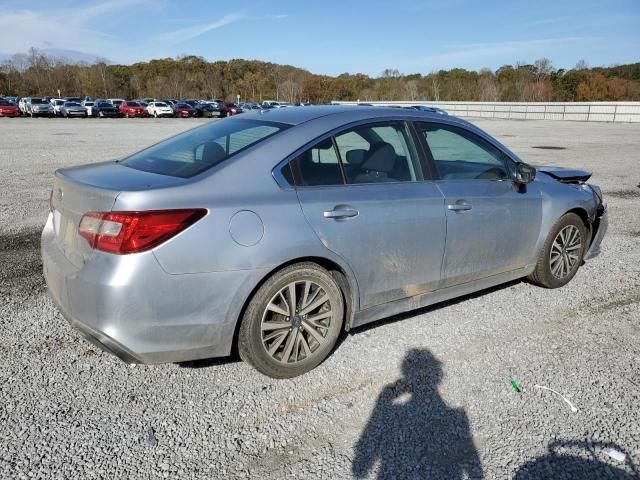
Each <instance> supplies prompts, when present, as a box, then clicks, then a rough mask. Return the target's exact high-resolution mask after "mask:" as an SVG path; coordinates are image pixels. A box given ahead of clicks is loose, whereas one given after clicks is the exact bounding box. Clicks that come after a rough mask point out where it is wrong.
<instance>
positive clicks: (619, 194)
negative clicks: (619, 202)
mask: <svg viewBox="0 0 640 480" xmlns="http://www.w3.org/2000/svg"><path fill="white" fill-rule="evenodd" d="M604 196H605V198H606V197H614V198H624V199H631V198H640V192H638V191H636V190H612V191H609V192H604Z"/></svg>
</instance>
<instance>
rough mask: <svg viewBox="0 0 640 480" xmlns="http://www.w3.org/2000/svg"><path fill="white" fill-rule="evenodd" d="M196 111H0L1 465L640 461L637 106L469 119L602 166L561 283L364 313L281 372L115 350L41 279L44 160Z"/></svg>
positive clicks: (577, 468)
mask: <svg viewBox="0 0 640 480" xmlns="http://www.w3.org/2000/svg"><path fill="white" fill-rule="evenodd" d="M198 123H201V121H199V120H184V119H175V120H173V119H166V120H152V119H148V120H126V119H122V120H58V119H55V120H48V119H34V120H31V119H0V133H1V135H0V176H1V178H2V180H1V181H2V188H1V190H0V191H1V194H0V265H1V267H0V300H1V303H0V352H1V356H2V359H3V361H2V362H1V363H0V478H47V479H50V478H61V479H62V478H64V479H68V478H83V479H85V478H109V479H111V478H158V477H171V478H207V479H212V478H264V479H281V478H286V477H291V478H331V479H333V478H351V477H358V478H406V477H410V478H451V479H455V478H464V476H465V475H468V476H469V477H471V478H477V477H479V476H482V475H484V477H485V478H512V477H514V476H515V477H517V478H608V477H617V478H636V477H635V476H636V475H638V473H639V472H640V422H639V421H638V412H640V388H639V387H640V378H639V377H640V376H639V375H638V374H639V373H640V308H638V306H639V304H640V248H639V242H640V188H638V182H639V181H640V174H639V173H638V171H639V169H640V153H639V152H640V125H626V124H616V125H613V124H596V123H570V122H551V121H499V120H477V121H476V123H477V124H478V125H480V126H481V127H482V128H485V129H486V130H488V131H489V132H490V133H492V134H494V135H495V136H497V137H498V138H499V139H501V140H502V141H503V143H505V144H506V145H508V146H509V147H511V148H512V149H513V150H514V151H515V152H516V153H518V154H519V155H521V156H522V157H523V158H524V159H528V160H529V161H530V162H532V163H534V164H557V165H560V166H575V167H583V168H587V169H589V170H592V171H593V172H594V176H593V179H592V181H593V182H594V183H597V184H599V185H601V186H602V188H603V190H604V192H605V197H606V200H607V201H608V204H609V214H610V229H609V233H608V235H607V237H606V238H605V242H604V244H603V253H602V255H600V256H599V257H597V258H596V259H594V260H592V261H591V262H589V263H587V264H586V265H585V266H584V267H583V268H582V269H581V270H580V272H579V273H578V275H577V276H576V278H575V279H574V280H573V281H572V282H571V283H570V284H569V285H568V286H566V287H565V288H562V289H559V290H543V289H540V288H537V287H534V286H531V285H529V284H527V283H524V282H514V283H511V284H509V285H506V286H503V287H500V288H495V289H492V290H489V291H485V292H482V293H480V294H476V295H472V296H468V297H464V298H462V299H460V300H457V301H454V302H449V303H448V304H446V305H438V306H435V307H431V308H427V309H423V310H419V311H417V312H412V313H411V314H407V315H403V316H402V317H395V318H393V319H389V320H387V321H384V322H382V323H378V324H374V325H373V326H370V327H367V328H361V329H358V330H357V331H355V332H353V333H352V334H349V335H344V336H343V339H342V341H341V343H340V345H339V346H338V348H337V349H336V351H335V352H334V353H333V355H331V356H330V358H329V359H328V360H327V361H326V362H325V363H324V364H322V365H321V366H320V367H319V368H317V369H316V370H314V371H312V372H311V373H309V374H307V375H305V376H303V377H300V378H296V379H293V380H280V381H277V380H271V379H269V378H266V377H264V376H262V375H260V374H258V373H257V372H255V371H254V370H253V369H251V368H250V367H249V366H247V365H245V364H244V363H242V362H240V361H238V360H235V359H218V360H211V361H202V362H194V363H190V364H186V365H173V364H171V365H160V366H140V365H138V366H129V365H126V364H124V363H122V362H120V361H119V360H117V359H116V358H114V357H112V356H111V355H109V354H106V353H102V352H100V351H97V350H96V349H95V347H93V346H91V345H90V344H89V343H87V342H86V341H85V340H83V339H81V337H80V335H79V334H78V333H76V332H75V331H74V330H72V329H71V328H70V327H69V325H68V324H67V323H66V321H65V320H64V319H63V318H62V317H61V316H60V314H58V313H57V311H56V309H55V307H54V306H53V304H52V302H51V300H50V299H49V297H48V295H47V292H46V289H45V286H44V281H43V278H42V274H41V262H40V257H39V250H38V249H39V235H40V229H41V228H42V225H43V223H44V221H45V218H46V212H47V197H48V193H49V189H50V184H51V182H52V174H53V171H54V170H55V169H56V168H59V167H63V166H68V165H75V164H80V163H87V162H96V161H101V160H106V159H110V158H117V157H120V156H122V155H124V154H126V153H129V152H133V151H135V150H137V149H138V148H140V147H142V146H145V145H147V144H149V143H151V142H154V141H157V140H160V139H162V138H164V137H166V136H169V135H171V134H174V133H177V132H179V131H181V130H184V129H186V128H189V127H191V126H194V125H196V124H198ZM540 146H542V147H561V148H563V149H540V148H534V147H540ZM512 379H514V380H517V381H518V382H519V384H520V386H521V387H522V389H523V391H522V393H516V392H515V391H514V390H513V389H512V386H511V384H510V381H511V380H512ZM535 385H541V386H546V387H549V388H553V389H555V390H557V391H559V392H561V393H562V394H563V395H565V396H566V397H567V398H568V399H569V400H570V401H571V402H572V403H573V404H574V405H575V406H576V407H577V412H572V411H571V408H570V406H569V405H568V404H567V403H565V402H563V400H562V398H560V397H559V396H557V395H555V394H554V393H552V392H549V391H546V390H541V389H537V388H535V387H534V386H535ZM604 446H615V447H616V448H618V449H619V450H621V451H624V452H626V453H627V461H626V462H619V461H616V460H614V459H612V458H610V457H608V456H607V455H605V454H604V453H603V452H602V447H604ZM634 465H635V466H634ZM634 472H635V473H634Z"/></svg>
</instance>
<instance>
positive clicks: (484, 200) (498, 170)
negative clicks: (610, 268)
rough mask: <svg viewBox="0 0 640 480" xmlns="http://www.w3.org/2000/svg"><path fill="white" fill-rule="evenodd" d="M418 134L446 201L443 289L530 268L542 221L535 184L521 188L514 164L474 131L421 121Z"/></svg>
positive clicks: (540, 204)
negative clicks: (529, 262) (515, 176)
mask: <svg viewBox="0 0 640 480" xmlns="http://www.w3.org/2000/svg"><path fill="white" fill-rule="evenodd" d="M417 130H418V133H419V136H420V138H421V140H423V141H424V142H423V145H424V146H425V150H426V152H427V155H428V156H429V157H430V161H432V162H433V165H434V167H435V168H434V169H435V171H436V172H437V174H438V176H439V180H438V181H437V182H436V183H437V185H438V187H439V188H440V189H441V190H442V193H443V194H444V197H445V207H446V217H447V241H446V249H445V256H444V264H443V272H442V281H443V284H442V286H443V287H446V286H451V285H456V284H461V283H465V282H469V281H473V280H476V279H479V278H483V277H488V276H491V275H496V274H499V273H503V272H507V271H511V270H516V269H518V268H522V267H524V266H525V265H526V264H527V262H528V261H529V260H530V259H531V257H532V254H531V252H532V251H533V249H534V248H535V244H536V241H537V239H538V236H539V233H540V224H541V221H542V198H541V195H540V191H539V189H538V187H537V186H536V185H535V183H531V184H528V185H525V186H521V187H519V186H517V185H515V184H514V182H513V181H512V175H511V173H510V172H511V169H512V160H510V159H509V157H508V156H507V155H506V154H505V153H504V152H502V151H501V150H500V149H499V148H498V147H497V146H495V145H493V144H491V143H490V142H489V141H487V140H485V139H483V138H481V137H480V136H479V135H476V134H475V133H474V132H471V131H470V130H467V129H464V128H461V127H456V126H451V125H447V124H440V123H419V124H417Z"/></svg>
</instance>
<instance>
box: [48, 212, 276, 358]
mask: <svg viewBox="0 0 640 480" xmlns="http://www.w3.org/2000/svg"><path fill="white" fill-rule="evenodd" d="M41 250H42V260H43V270H44V276H45V279H46V283H47V287H48V289H49V292H50V294H51V297H52V298H53V300H54V301H55V303H56V305H57V306H58V308H59V310H60V312H61V313H62V314H63V316H64V317H65V318H66V319H67V321H68V322H69V323H70V324H71V325H72V326H73V327H75V328H76V329H77V330H78V331H80V332H81V333H82V335H83V336H85V337H86V338H87V339H89V340H90V341H91V342H92V343H94V344H95V345H97V346H98V347H100V348H102V349H104V350H105V351H108V352H110V353H112V354H114V355H116V356H117V357H119V358H120V359H122V360H124V361H125V362H127V363H148V364H153V363H165V362H181V361H187V360H196V359H200V358H211V357H219V356H226V355H229V354H230V352H231V348H232V343H233V337H234V332H235V327H236V323H237V319H238V317H239V315H240V313H241V311H242V307H243V305H244V300H245V299H246V298H247V296H248V295H249V294H250V292H251V290H252V289H253V288H254V287H255V285H256V284H257V282H258V281H259V280H260V278H261V277H262V275H263V274H264V272H262V271H259V270H243V271H227V272H212V273H197V274H185V275H172V274H168V273H166V272H165V271H164V270H163V269H162V268H161V266H160V264H159V263H158V261H157V259H156V258H155V255H154V254H153V252H146V253H142V254H136V255H111V254H105V253H101V252H95V254H93V255H94V256H93V257H91V258H89V259H88V260H87V261H86V262H85V263H84V265H83V266H82V267H80V268H78V267H76V266H75V265H73V264H72V263H71V262H69V260H67V258H66V257H65V255H64V253H63V252H62V250H61V249H60V247H59V246H58V243H57V241H56V239H55V235H54V233H53V224H52V221H51V219H50V220H49V221H48V222H47V225H46V226H45V229H44V231H43V233H42V241H41Z"/></svg>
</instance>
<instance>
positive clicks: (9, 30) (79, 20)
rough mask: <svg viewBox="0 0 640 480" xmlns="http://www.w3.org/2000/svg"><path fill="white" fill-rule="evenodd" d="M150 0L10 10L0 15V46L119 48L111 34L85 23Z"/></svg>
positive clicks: (19, 48)
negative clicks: (67, 7)
mask: <svg viewBox="0 0 640 480" xmlns="http://www.w3.org/2000/svg"><path fill="white" fill-rule="evenodd" d="M149 1H151V0H107V1H103V2H99V3H91V4H89V5H85V6H80V7H78V8H73V9H64V8H63V9H60V8H52V9H43V10H37V11H36V10H28V9H24V10H13V11H11V10H9V11H4V12H3V13H2V15H0V45H1V48H2V51H3V52H5V53H17V52H25V51H27V50H28V49H29V48H30V47H32V46H33V47H37V48H43V47H55V48H59V49H68V50H78V49H82V50H84V51H88V52H97V53H101V54H106V55H108V54H109V53H110V52H114V51H117V50H119V49H120V48H121V47H122V46H121V45H119V44H118V43H117V42H116V41H115V40H114V39H113V37H112V36H111V35H109V34H107V33H104V32H100V31H96V30H93V29H91V28H89V27H88V26H87V25H88V23H89V22H91V21H92V20H95V19H97V18H99V17H100V16H105V15H109V14H111V13H114V12H116V11H118V10H124V9H127V8H131V7H133V6H134V5H137V4H141V3H145V2H149Z"/></svg>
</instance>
